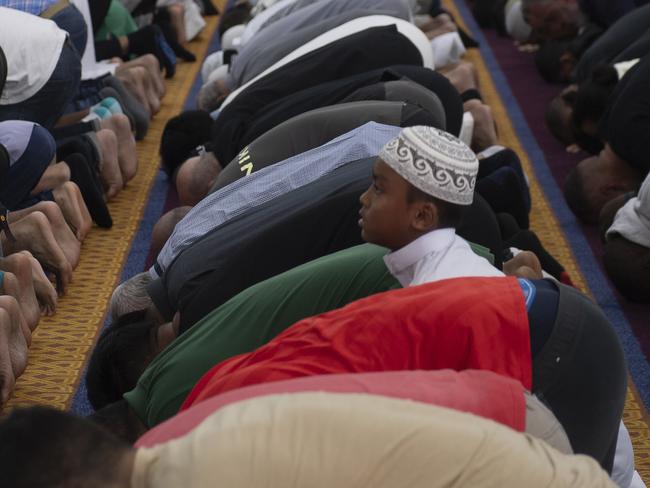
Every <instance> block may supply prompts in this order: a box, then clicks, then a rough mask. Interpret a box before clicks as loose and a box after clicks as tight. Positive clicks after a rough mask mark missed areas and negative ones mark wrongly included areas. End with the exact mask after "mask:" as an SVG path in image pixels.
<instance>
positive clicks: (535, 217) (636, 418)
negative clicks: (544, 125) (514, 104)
mask: <svg viewBox="0 0 650 488" xmlns="http://www.w3.org/2000/svg"><path fill="white" fill-rule="evenodd" d="M443 3H444V4H445V8H447V9H448V10H449V11H450V12H451V13H452V14H453V16H454V19H456V21H457V22H459V23H460V24H463V22H462V16H461V14H460V12H459V11H458V9H457V8H456V6H455V5H454V4H453V2H452V1H451V0H443ZM463 28H464V29H465V31H466V32H470V31H469V29H468V28H467V26H466V25H463ZM467 59H468V60H470V61H472V62H473V63H474V64H475V66H476V67H477V68H478V73H479V83H480V86H481V95H482V96H483V99H484V101H485V103H487V104H488V105H489V106H490V108H491V109H492V112H493V115H494V117H495V120H496V122H497V125H498V127H499V142H500V144H502V145H503V146H506V147H509V148H511V149H513V150H514V151H515V152H516V153H517V154H518V155H519V157H520V159H521V162H522V165H523V167H524V171H525V173H526V176H527V177H528V178H529V182H530V193H531V198H532V202H533V208H532V211H531V214H530V223H531V229H533V230H534V231H535V233H536V234H537V235H538V236H539V238H540V240H541V241H542V243H543V244H544V247H546V249H548V251H549V252H550V253H551V254H552V255H553V256H554V257H555V258H556V259H557V260H558V261H560V262H561V263H562V265H563V266H564V267H565V269H566V271H567V272H568V273H569V275H570V276H571V279H572V280H573V283H574V284H575V285H576V286H577V287H578V288H579V289H580V290H582V291H583V292H586V293H587V294H590V295H591V292H590V290H589V287H588V286H587V283H586V281H585V279H584V276H583V275H582V272H581V271H580V268H579V266H578V264H577V262H576V259H575V256H574V255H573V252H572V250H571V248H570V246H569V243H568V241H567V239H566V237H565V235H564V233H563V232H562V228H561V227H560V224H559V222H558V220H557V217H556V216H555V213H554V212H553V209H552V208H551V206H550V204H549V202H548V200H547V199H546V196H545V195H544V191H543V190H542V188H541V186H540V184H539V182H538V181H537V178H536V176H535V172H534V170H533V165H532V162H531V160H530V157H529V156H528V154H527V153H526V151H525V150H524V148H523V147H522V145H521V142H520V141H519V138H518V137H517V134H516V133H515V129H514V127H513V125H512V123H511V121H510V116H509V115H508V111H507V110H506V108H505V105H504V103H503V101H502V100H501V97H500V95H499V93H498V91H497V89H496V87H495V85H494V80H493V79H492V76H491V75H490V72H489V71H488V69H487V66H486V65H485V62H484V61H483V59H482V57H481V54H480V52H479V51H478V50H476V49H470V50H469V51H468V54H467ZM629 384H630V387H629V389H628V395H627V400H626V403H625V412H624V414H623V421H624V422H625V425H626V427H627V428H628V430H629V432H630V437H631V438H632V443H633V445H634V454H635V458H636V469H637V471H638V472H639V474H640V475H641V477H642V478H643V480H644V481H645V483H646V484H649V485H650V422H649V420H650V418H649V417H648V412H647V410H646V408H645V407H644V405H643V402H642V401H641V399H640V397H639V395H638V393H637V391H636V388H635V387H634V384H633V382H632V379H631V378H630V379H629Z"/></svg>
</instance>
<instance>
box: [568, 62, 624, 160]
mask: <svg viewBox="0 0 650 488" xmlns="http://www.w3.org/2000/svg"><path fill="white" fill-rule="evenodd" d="M617 83H618V74H617V72H616V69H615V68H614V67H613V66H610V65H607V64H599V65H597V66H596V67H595V68H594V70H593V71H592V73H591V75H590V77H589V79H588V80H587V81H585V82H584V83H582V84H581V85H580V86H579V87H578V92H577V94H576V97H575V100H574V103H573V114H572V116H571V125H572V128H573V131H574V135H575V139H576V142H577V143H578V144H579V145H580V147H581V148H582V149H584V150H585V151H587V152H590V153H591V154H597V153H598V152H600V150H601V149H602V148H603V144H602V142H601V140H600V138H599V137H598V135H595V136H594V135H592V134H587V133H585V131H584V130H583V128H582V126H583V124H584V123H586V122H592V123H593V124H594V125H596V126H598V125H599V123H600V120H601V119H602V117H603V115H604V114H605V111H606V109H607V105H608V103H609V99H610V95H611V94H612V92H613V91H614V88H615V87H616V84H617Z"/></svg>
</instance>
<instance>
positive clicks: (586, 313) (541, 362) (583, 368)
mask: <svg viewBox="0 0 650 488" xmlns="http://www.w3.org/2000/svg"><path fill="white" fill-rule="evenodd" d="M558 294H559V301H558V306H557V308H558V310H557V314H556V318H555V323H554V324H553V329H552V331H551V332H550V337H549V338H548V340H547V341H546V343H545V344H544V345H543V347H541V350H540V352H539V353H538V354H535V355H534V356H533V393H535V394H536V395H537V396H538V397H539V398H540V399H541V400H542V401H544V402H545V403H546V404H547V405H548V406H549V408H550V409H551V410H552V411H553V413H554V414H555V416H556V417H557V419H558V420H559V421H560V423H561V424H562V426H563V427H564V429H565V431H566V433H567V435H568V437H569V440H570V441H571V445H572V447H573V450H574V452H576V453H579V454H587V455H589V456H592V457H593V458H595V459H596V460H597V461H598V462H599V463H600V465H601V466H602V467H603V469H605V470H606V471H608V472H611V470H612V465H613V461H614V453H615V451H616V441H617V438H618V428H619V424H620V420H621V415H622V414H623V407H624V404H625V394H626V392H627V366H626V364H625V357H624V355H623V350H622V348H621V345H620V343H619V340H618V337H617V336H616V333H615V332H614V329H613V327H612V325H611V324H610V322H609V320H608V319H607V317H605V315H604V314H603V312H602V311H601V310H600V308H599V307H598V306H597V305H596V304H594V303H593V302H591V301H590V300H589V299H588V298H587V297H585V296H584V295H582V294H581V293H580V292H578V291H577V290H575V289H574V288H571V287H568V286H565V285H558ZM533 307H534V306H533ZM531 312H533V314H534V310H531ZM530 322H531V327H532V326H533V323H534V317H530ZM531 337H532V334H531ZM535 349H536V348H535V344H533V350H535Z"/></svg>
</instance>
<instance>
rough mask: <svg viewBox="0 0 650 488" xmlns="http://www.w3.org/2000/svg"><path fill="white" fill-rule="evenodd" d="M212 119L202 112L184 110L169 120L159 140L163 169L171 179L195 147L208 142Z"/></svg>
mask: <svg viewBox="0 0 650 488" xmlns="http://www.w3.org/2000/svg"><path fill="white" fill-rule="evenodd" d="M212 123H213V120H212V117H210V114H209V113H208V112H205V111H203V110H186V111H185V112H183V113H181V114H178V115H177V116H175V117H172V118H171V119H169V121H168V122H167V124H166V125H165V129H164V130H163V134H162V137H161V139H160V157H161V159H162V165H163V169H164V170H165V172H166V173H167V175H168V176H169V177H170V178H171V177H172V176H173V175H174V173H175V171H176V170H177V169H178V167H179V166H180V165H181V164H183V161H185V160H186V159H188V158H189V157H191V156H192V154H193V153H192V151H193V150H194V149H196V147H197V146H200V145H201V144H205V143H207V142H208V141H209V140H210V134H211V131H212Z"/></svg>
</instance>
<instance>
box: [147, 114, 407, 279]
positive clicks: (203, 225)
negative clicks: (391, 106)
mask: <svg viewBox="0 0 650 488" xmlns="http://www.w3.org/2000/svg"><path fill="white" fill-rule="evenodd" d="M400 130H401V129H400V128H399V127H394V126H390V125H384V124H378V123H375V122H368V123H367V124H364V125H362V126H361V127H358V128H356V129H354V130H352V131H350V132H348V133H346V134H343V135H341V136H339V137H337V138H336V139H333V140H331V141H330V142H328V143H326V144H323V145H322V146H320V147H317V148H315V149H312V150H310V151H307V152H305V153H302V154H298V155H296V156H293V157H291V158H289V159H286V160H284V161H282V162H280V163H277V164H274V165H271V166H268V167H266V168H263V169H261V170H259V171H256V172H254V173H252V174H250V175H249V176H246V177H244V178H240V179H238V180H236V181H234V182H233V183H231V184H230V185H228V186H225V187H224V188H221V189H219V190H218V191H216V192H214V193H211V194H210V195H208V196H207V197H205V198H204V199H203V200H201V201H200V202H199V203H198V205H196V206H195V207H194V208H193V209H192V210H191V211H190V213H188V214H187V215H186V216H185V218H184V219H183V220H181V221H180V222H179V223H178V224H177V225H176V228H175V229H174V232H173V234H172V235H171V237H170V238H169V240H168V241H167V242H166V243H165V246H164V247H163V249H162V251H160V254H159V255H158V260H157V262H156V265H155V266H154V267H152V268H151V269H150V273H151V275H152V276H153V277H154V278H156V277H158V276H159V275H160V274H162V272H164V270H165V269H166V268H167V266H169V264H170V263H171V262H172V261H173V260H174V258H175V257H176V256H177V255H178V254H179V253H180V252H181V251H182V250H184V249H185V248H187V247H188V246H190V245H191V244H192V243H194V242H196V241H197V240H198V239H200V238H201V237H202V236H204V235H205V234H207V233H208V232H210V231H212V230H214V229H216V228H217V227H219V226H220V225H222V224H223V223H224V222H226V221H228V220H230V219H232V218H234V217H237V216H239V215H241V214H243V213H244V212H246V211H247V210H249V209H251V208H254V207H257V206H259V205H263V204H265V203H267V202H269V201H271V200H273V199H274V198H277V197H279V196H280V195H284V194H285V193H288V192H290V191H291V190H294V189H296V188H300V187H302V186H304V185H307V184H309V183H311V182H313V181H315V180H317V179H319V178H320V177H321V176H324V175H326V174H328V173H330V172H332V171H334V170H335V169H337V168H339V167H341V166H344V165H345V164H347V163H351V162H353V161H357V160H359V159H364V158H369V157H373V156H376V155H377V154H378V153H379V150H380V149H381V148H382V147H383V146H384V144H386V143H387V142H388V141H389V140H390V139H392V138H393V137H396V136H397V134H398V133H399V131H400Z"/></svg>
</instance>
